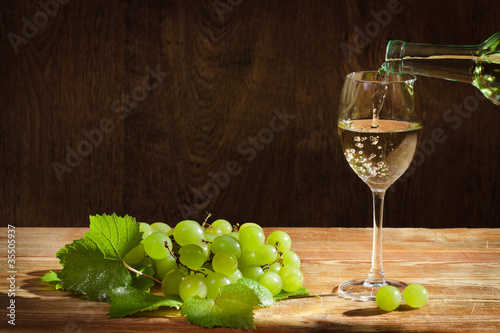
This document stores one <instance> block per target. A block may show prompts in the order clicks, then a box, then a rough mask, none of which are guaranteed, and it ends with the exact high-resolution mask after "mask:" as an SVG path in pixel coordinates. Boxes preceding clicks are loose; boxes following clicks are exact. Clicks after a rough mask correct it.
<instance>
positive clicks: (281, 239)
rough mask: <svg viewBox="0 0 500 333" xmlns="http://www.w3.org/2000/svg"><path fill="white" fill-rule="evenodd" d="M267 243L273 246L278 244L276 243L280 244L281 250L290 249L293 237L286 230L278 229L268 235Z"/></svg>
mask: <svg viewBox="0 0 500 333" xmlns="http://www.w3.org/2000/svg"><path fill="white" fill-rule="evenodd" d="M267 244H270V245H272V246H276V244H279V246H278V250H280V251H284V250H290V248H291V247H292V239H291V238H290V236H289V235H288V234H287V233H286V232H284V231H280V230H277V231H273V232H272V233H271V234H270V235H269V236H268V237H267Z"/></svg>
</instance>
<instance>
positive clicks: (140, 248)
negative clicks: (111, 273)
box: [123, 243, 146, 265]
mask: <svg viewBox="0 0 500 333" xmlns="http://www.w3.org/2000/svg"><path fill="white" fill-rule="evenodd" d="M145 255H146V252H144V244H143V243H139V245H137V246H136V247H134V248H133V249H132V250H130V251H129V253H127V255H126V256H125V257H124V258H123V261H125V262H126V263H127V264H129V265H136V264H138V263H140V262H141V261H142V260H143V259H144V256H145Z"/></svg>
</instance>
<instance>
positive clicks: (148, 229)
mask: <svg viewBox="0 0 500 333" xmlns="http://www.w3.org/2000/svg"><path fill="white" fill-rule="evenodd" d="M139 231H141V232H142V239H146V238H148V236H149V235H151V234H152V233H153V232H155V230H154V229H153V227H152V226H150V225H149V224H147V223H144V222H139Z"/></svg>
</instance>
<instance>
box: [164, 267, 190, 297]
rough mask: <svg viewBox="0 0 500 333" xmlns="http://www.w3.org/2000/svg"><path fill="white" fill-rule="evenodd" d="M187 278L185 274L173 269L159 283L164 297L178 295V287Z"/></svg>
mask: <svg viewBox="0 0 500 333" xmlns="http://www.w3.org/2000/svg"><path fill="white" fill-rule="evenodd" d="M186 276H187V274H186V273H185V272H183V271H181V270H178V269H174V270H171V271H170V272H168V273H167V274H165V276H164V277H163V279H162V281H161V290H162V291H163V294H164V295H165V296H168V295H179V285H180V283H181V281H182V279H184V278H185V277H186Z"/></svg>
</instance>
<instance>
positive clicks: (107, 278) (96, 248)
mask: <svg viewBox="0 0 500 333" xmlns="http://www.w3.org/2000/svg"><path fill="white" fill-rule="evenodd" d="M140 241H141V234H140V231H139V223H137V222H136V221H135V219H134V218H132V217H130V216H128V215H126V216H125V217H118V216H116V214H113V215H111V216H109V215H105V214H104V215H102V216H99V215H96V216H90V231H89V232H87V233H86V234H85V235H84V237H83V238H81V239H78V240H75V241H73V243H71V244H68V245H66V246H65V247H64V248H62V249H61V250H59V251H58V252H57V254H56V256H57V258H59V260H60V264H61V265H63V269H62V271H61V272H60V273H59V274H58V275H57V276H58V277H59V279H60V284H61V286H62V287H63V288H64V289H65V290H72V291H74V292H75V294H77V295H87V296H88V299H89V300H99V301H100V300H104V299H106V298H107V296H108V294H109V293H110V292H111V291H112V290H113V289H116V288H122V287H130V285H131V283H132V277H131V275H130V273H129V271H128V270H127V269H126V268H125V266H124V265H123V262H122V261H121V259H122V258H123V257H124V256H125V255H126V254H127V253H128V252H129V251H130V250H131V249H132V248H134V247H135V246H137V244H139V242H140Z"/></svg>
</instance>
